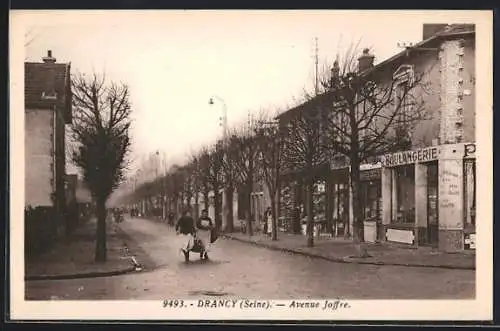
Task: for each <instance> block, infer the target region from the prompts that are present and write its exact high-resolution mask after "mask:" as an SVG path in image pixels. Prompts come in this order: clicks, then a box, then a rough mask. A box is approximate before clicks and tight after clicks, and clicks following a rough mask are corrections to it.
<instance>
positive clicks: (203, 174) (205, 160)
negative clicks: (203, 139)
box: [200, 146, 210, 210]
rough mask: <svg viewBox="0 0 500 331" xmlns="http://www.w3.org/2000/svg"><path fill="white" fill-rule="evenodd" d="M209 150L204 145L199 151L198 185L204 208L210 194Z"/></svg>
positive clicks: (206, 207)
mask: <svg viewBox="0 0 500 331" xmlns="http://www.w3.org/2000/svg"><path fill="white" fill-rule="evenodd" d="M209 178H210V152H209V150H208V147H206V146H204V147H202V148H201V151H200V180H201V182H200V186H201V193H202V195H203V203H204V209H206V210H208V207H209V203H208V199H209V194H210V181H209Z"/></svg>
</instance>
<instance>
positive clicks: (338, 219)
mask: <svg viewBox="0 0 500 331" xmlns="http://www.w3.org/2000/svg"><path fill="white" fill-rule="evenodd" d="M333 194H334V197H333V198H334V204H333V206H334V210H333V220H334V225H335V234H336V235H338V236H343V235H345V234H346V231H347V229H348V227H349V187H348V184H346V183H338V184H335V185H334V193H333Z"/></svg>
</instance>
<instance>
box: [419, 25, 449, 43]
mask: <svg viewBox="0 0 500 331" xmlns="http://www.w3.org/2000/svg"><path fill="white" fill-rule="evenodd" d="M447 27H448V24H427V23H426V24H424V26H423V29H422V30H423V36H422V40H426V39H429V38H430V37H432V36H434V35H436V34H437V33H439V32H442V31H443V30H444V29H446V28H447Z"/></svg>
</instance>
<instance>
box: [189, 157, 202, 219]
mask: <svg viewBox="0 0 500 331" xmlns="http://www.w3.org/2000/svg"><path fill="white" fill-rule="evenodd" d="M188 168H189V176H190V184H191V191H192V194H191V196H194V207H195V210H194V214H195V215H194V218H195V220H198V217H199V214H200V210H199V209H200V208H199V202H200V201H199V199H200V191H201V183H202V171H201V166H200V155H199V154H198V153H196V152H191V154H190V156H189V163H188Z"/></svg>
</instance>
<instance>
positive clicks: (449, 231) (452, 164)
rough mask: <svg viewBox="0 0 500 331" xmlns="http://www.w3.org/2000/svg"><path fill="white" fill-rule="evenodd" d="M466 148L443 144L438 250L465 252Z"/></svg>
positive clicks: (440, 166)
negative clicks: (464, 177)
mask: <svg viewBox="0 0 500 331" xmlns="http://www.w3.org/2000/svg"><path fill="white" fill-rule="evenodd" d="M461 148H462V149H463V146H460V145H458V146H457V145H442V146H441V155H440V159H439V193H438V194H439V249H440V250H442V251H447V252H454V251H460V250H463V247H464V238H463V228H464V227H463V196H464V195H463V193H464V192H463V191H464V190H463V186H464V185H463V158H462V157H463V150H460V149H461Z"/></svg>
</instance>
